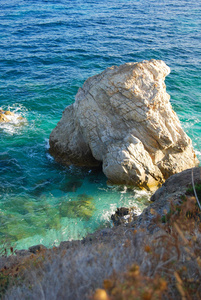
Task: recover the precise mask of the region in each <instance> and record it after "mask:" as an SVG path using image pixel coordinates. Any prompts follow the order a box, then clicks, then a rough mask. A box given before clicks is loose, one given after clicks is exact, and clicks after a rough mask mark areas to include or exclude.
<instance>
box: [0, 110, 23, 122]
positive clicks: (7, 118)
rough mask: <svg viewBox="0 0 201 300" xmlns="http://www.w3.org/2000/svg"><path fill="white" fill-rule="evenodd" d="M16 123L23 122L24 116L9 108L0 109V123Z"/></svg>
mask: <svg viewBox="0 0 201 300" xmlns="http://www.w3.org/2000/svg"><path fill="white" fill-rule="evenodd" d="M9 122H10V123H13V122H14V123H16V122H19V124H22V123H24V122H25V118H23V117H21V116H19V115H17V114H15V113H14V112H11V111H10V110H3V109H0V124H1V123H9Z"/></svg>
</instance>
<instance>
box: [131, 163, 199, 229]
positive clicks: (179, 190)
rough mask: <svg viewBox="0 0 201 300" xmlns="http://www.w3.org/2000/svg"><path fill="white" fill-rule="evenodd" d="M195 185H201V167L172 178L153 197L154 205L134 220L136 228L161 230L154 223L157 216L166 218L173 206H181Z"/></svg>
mask: <svg viewBox="0 0 201 300" xmlns="http://www.w3.org/2000/svg"><path fill="white" fill-rule="evenodd" d="M192 174H193V182H194V184H195V185H196V184H201V167H198V168H191V169H188V170H184V171H183V172H180V173H177V174H174V175H172V176H170V177H169V178H168V179H167V180H166V181H165V183H164V184H163V185H162V186H161V187H160V188H159V189H158V190H157V191H156V192H155V193H154V194H153V195H152V197H151V199H150V200H151V201H152V203H151V204H150V205H149V206H148V207H147V208H145V209H144V210H143V212H142V214H141V215H140V216H138V218H137V221H136V220H134V222H133V224H132V225H133V226H134V227H136V228H146V229H147V230H148V231H149V232H151V233H153V232H154V231H157V230H158V229H159V228H158V226H157V224H156V222H154V219H155V218H156V216H160V217H162V216H164V215H166V214H167V213H169V212H170V209H171V206H172V205H173V206H177V205H180V204H181V203H182V202H183V199H184V198H185V197H186V195H188V189H189V188H190V187H191V186H192Z"/></svg>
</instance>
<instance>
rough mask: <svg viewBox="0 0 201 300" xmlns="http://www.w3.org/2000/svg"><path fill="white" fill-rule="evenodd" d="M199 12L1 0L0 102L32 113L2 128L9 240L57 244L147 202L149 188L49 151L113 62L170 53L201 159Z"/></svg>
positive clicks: (199, 7) (2, 187)
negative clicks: (120, 209) (68, 163)
mask: <svg viewBox="0 0 201 300" xmlns="http://www.w3.org/2000/svg"><path fill="white" fill-rule="evenodd" d="M200 11H201V4H200V3H199V1H195V0H193V1H187V0H186V1H183V0H181V1H179V2H178V1H173V0H172V1H170V0H167V1H165V2H164V1H150V0H147V1H141V0H139V1H129V0H121V1H120V0H117V1H111V0H109V1H108V0H107V1H106V0H102V1H98V2H97V1H68V0H65V1H64V0H63V1H62V0H60V1H56V0H54V1H53V0H52V1H42V0H37V1H35V0H32V1H28V0H24V1H17V0H12V1H11V0H5V1H2V2H1V4H0V19H1V22H0V23H1V24H0V37H1V47H0V68H1V74H0V107H2V108H3V109H10V110H11V111H14V112H16V113H17V114H19V115H21V116H23V117H24V122H21V123H18V121H16V120H14V121H13V123H11V124H4V125H1V126H0V178H1V181H0V213H1V214H0V220H1V228H0V238H1V241H2V242H3V241H4V240H8V241H10V243H11V244H12V245H13V246H14V247H16V248H27V247H29V246H31V245H33V244H38V243H43V244H45V245H47V246H51V245H54V244H58V243H59V242H60V241H61V240H67V239H77V238H81V237H82V236H84V235H86V233H87V232H92V231H94V230H95V229H97V228H99V227H101V226H109V225H110V222H109V217H110V215H111V213H112V212H113V211H114V210H115V208H116V207H117V206H133V205H135V206H137V207H138V208H139V211H140V209H141V210H142V209H143V208H144V207H145V206H146V205H147V199H148V197H149V195H146V194H143V192H139V191H135V190H127V189H126V188H125V187H110V186H107V184H106V178H105V176H104V175H103V174H102V173H101V172H100V171H97V170H96V171H95V170H90V169H79V168H75V167H69V168H65V167H62V166H60V165H59V164H57V163H56V162H55V161H54V160H53V159H52V157H51V156H50V155H49V154H48V138H49V134H50V132H51V130H52V129H53V128H54V127H55V126H56V124H57V122H58V121H59V120H60V118H61V114H62V111H63V110H64V108H65V107H66V106H67V105H69V104H71V103H72V102H73V101H74V97H75V95H76V93H77V90H78V88H79V87H80V86H81V85H82V84H83V82H84V81H85V80H86V79H87V78H88V77H89V76H92V75H94V74H97V73H99V72H101V71H103V70H104V69H105V68H106V67H108V66H111V65H114V64H115V65H120V64H122V63H125V62H129V61H141V60H144V59H151V58H155V59H162V60H164V61H165V62H166V63H167V64H168V65H169V66H170V68H171V73H170V75H169V76H168V77H167V78H166V85H167V91H168V93H169V94H170V95H171V103H172V105H173V108H174V110H175V111H176V112H177V114H178V116H179V118H180V120H181V123H182V126H183V128H184V129H185V131H186V132H187V133H188V134H189V136H190V137H191V138H192V141H193V145H194V148H195V150H196V153H197V155H198V157H199V159H201V122H200V116H201V96H200V86H201V79H200V72H201V64H200V62H201V43H200V29H201V18H200Z"/></svg>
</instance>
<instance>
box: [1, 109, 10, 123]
mask: <svg viewBox="0 0 201 300" xmlns="http://www.w3.org/2000/svg"><path fill="white" fill-rule="evenodd" d="M8 122H10V120H9V119H8V118H7V117H6V116H5V114H4V112H1V111H0V123H8Z"/></svg>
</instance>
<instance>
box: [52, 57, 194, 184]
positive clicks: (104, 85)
mask: <svg viewBox="0 0 201 300" xmlns="http://www.w3.org/2000/svg"><path fill="white" fill-rule="evenodd" d="M169 72H170V69H169V67H168V66H167V65H166V64H165V63H164V62H163V61H160V60H150V61H143V62H140V63H127V64H124V65H121V66H119V67H117V66H113V67H110V68H107V69H106V70H105V71H103V72H102V73H101V74H98V75H95V76H93V77H91V78H89V79H87V80H86V81H85V83H84V85H83V87H82V88H80V89H79V91H78V93H77V95H76V99H75V103H74V104H72V105H70V106H68V107H67V108H66V109H65V111H64V112H63V116H62V119H61V121H60V122H59V123H58V124H57V127H56V128H55V129H54V130H53V131H52V133H51V135H50V153H51V155H53V156H54V157H55V159H56V160H57V161H58V162H60V163H62V164H64V165H69V164H75V165H80V166H88V167H91V166H97V165H99V164H101V163H102V168H103V172H104V173H105V175H106V176H107V177H108V179H109V180H110V182H112V183H117V184H127V185H132V186H139V187H146V188H149V189H152V188H155V187H156V186H158V185H160V184H162V183H163V182H164V181H165V179H167V178H168V177H169V176H171V175H172V174H175V173H178V172H181V171H183V170H185V169H187V168H190V167H194V166H196V165H198V160H197V158H196V155H195V153H194V151H193V148H192V142H191V139H190V138H189V137H188V136H187V135H186V133H185V132H184V131H183V130H182V128H181V124H180V122H179V119H178V117H177V115H176V113H175V112H174V111H173V110H172V107H171V104H170V102H169V99H170V96H169V95H168V94H167V93H166V86H165V83H164V79H165V76H166V75H168V74H169Z"/></svg>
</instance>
